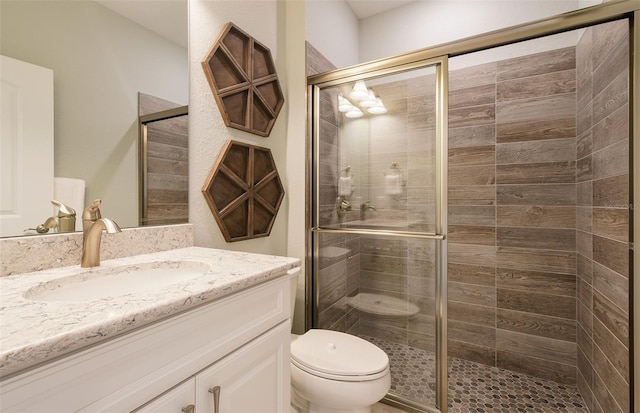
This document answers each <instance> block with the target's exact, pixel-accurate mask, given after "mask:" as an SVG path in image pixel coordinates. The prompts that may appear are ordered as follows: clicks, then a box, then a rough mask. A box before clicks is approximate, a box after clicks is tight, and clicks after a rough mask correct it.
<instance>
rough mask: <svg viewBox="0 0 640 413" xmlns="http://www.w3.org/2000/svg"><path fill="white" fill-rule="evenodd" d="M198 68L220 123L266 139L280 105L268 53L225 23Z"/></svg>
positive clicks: (237, 29) (231, 25) (280, 99)
mask: <svg viewBox="0 0 640 413" xmlns="http://www.w3.org/2000/svg"><path fill="white" fill-rule="evenodd" d="M202 68H203V69H204V73H205V75H206V77H207V80H208V81H209V86H210V87H211V91H212V92H213V95H214V96H215V98H216V102H217V103H218V108H219V109H220V113H221V114H222V118H223V119H224V123H225V124H226V125H227V126H228V127H231V128H236V129H240V130H243V131H246V132H250V133H253V134H256V135H259V136H269V133H271V129H272V128H273V124H274V123H275V121H276V118H277V117H278V113H279V112H280V109H281V108H282V105H283V104H284V96H283V94H282V89H281V88H280V83H279V82H278V75H277V74H276V69H275V64H274V62H273V59H272V58H271V51H270V50H269V49H268V48H267V47H265V46H263V45H262V44H260V43H259V42H258V41H257V40H255V39H254V38H253V37H251V36H249V35H248V34H247V33H245V32H244V31H242V30H240V29H239V28H238V27H237V26H236V25H234V24H233V23H227V25H226V26H225V27H224V30H223V31H222V33H221V34H220V37H219V38H218V40H216V42H215V43H214V45H213V47H212V48H211V50H210V51H209V54H207V57H206V58H205V59H204V61H203V62H202Z"/></svg>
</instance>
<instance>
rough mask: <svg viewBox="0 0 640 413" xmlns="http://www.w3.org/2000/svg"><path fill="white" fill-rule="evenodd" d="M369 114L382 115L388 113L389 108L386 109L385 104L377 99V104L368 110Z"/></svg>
mask: <svg viewBox="0 0 640 413" xmlns="http://www.w3.org/2000/svg"><path fill="white" fill-rule="evenodd" d="M367 112H369V113H371V114H372V115H382V114H384V113H387V108H386V107H384V103H382V99H380V98H377V99H376V104H375V105H373V106H371V107H370V108H368V109H367Z"/></svg>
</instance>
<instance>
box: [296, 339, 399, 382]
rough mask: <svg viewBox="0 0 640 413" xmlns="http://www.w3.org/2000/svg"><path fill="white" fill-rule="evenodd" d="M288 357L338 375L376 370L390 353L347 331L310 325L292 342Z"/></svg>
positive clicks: (384, 366)
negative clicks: (311, 326) (312, 327)
mask: <svg viewBox="0 0 640 413" xmlns="http://www.w3.org/2000/svg"><path fill="white" fill-rule="evenodd" d="M291 358H292V359H293V361H294V362H296V363H297V364H299V365H301V366H304V367H306V369H311V370H312V371H317V372H321V373H328V374H331V375H337V376H365V375H371V374H376V373H379V372H381V371H383V370H385V369H386V368H387V366H388V365H389V357H388V356H387V354H386V353H385V352H384V351H382V350H381V349H380V348H378V347H377V346H375V345H373V344H371V343H369V342H368V341H366V340H363V339H361V338H359V337H356V336H352V335H350V334H345V333H341V332H338V331H331V330H319V329H312V330H309V331H307V332H306V333H305V334H303V335H302V336H299V337H297V339H296V340H293V341H292V342H291Z"/></svg>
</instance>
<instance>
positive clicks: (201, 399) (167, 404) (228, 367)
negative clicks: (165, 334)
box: [135, 323, 291, 413]
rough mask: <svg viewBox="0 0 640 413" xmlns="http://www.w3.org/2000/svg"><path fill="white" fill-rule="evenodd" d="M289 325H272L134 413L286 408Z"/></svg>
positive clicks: (254, 411)
mask: <svg viewBox="0 0 640 413" xmlns="http://www.w3.org/2000/svg"><path fill="white" fill-rule="evenodd" d="M288 327H289V325H288V323H283V324H280V325H279V326H278V327H275V328H273V329H271V330H270V331H268V332H266V333H264V334H263V335H261V336H260V337H258V338H256V339H254V340H253V341H251V342H250V343H248V344H246V345H245V346H243V347H242V348H240V349H238V350H236V351H234V352H233V353H231V354H229V355H228V356H226V357H224V358H223V359H222V360H220V361H218V362H216V363H214V364H213V365H211V366H210V367H208V368H206V369H204V370H202V371H201V372H199V373H198V374H196V375H195V376H194V377H193V378H191V379H189V380H187V381H185V382H184V383H181V384H179V385H178V386H176V387H174V388H172V389H171V390H169V391H167V392H166V393H164V394H162V395H160V396H158V397H157V398H155V399H153V400H151V401H150V402H149V403H147V404H145V405H144V406H142V407H140V408H139V409H136V410H135V413H173V412H175V413H180V412H185V413H205V412H206V413H223V412H224V413H243V412H246V413H249V412H250V413H259V412H263V413H274V412H286V411H288V407H287V406H289V404H290V403H289V398H288V397H283V396H286V395H287V394H289V387H288V383H289V382H288V380H285V378H286V377H288V371H287V370H288V364H289V360H288V354H289V352H288V348H287V347H288V346H289V337H290V334H291V333H290V331H289V328H288Z"/></svg>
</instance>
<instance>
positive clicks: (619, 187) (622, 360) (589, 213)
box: [576, 21, 630, 413]
mask: <svg viewBox="0 0 640 413" xmlns="http://www.w3.org/2000/svg"><path fill="white" fill-rule="evenodd" d="M628 53H629V38H628V30H627V22H626V21H622V22H616V23H608V24H605V25H600V26H595V27H593V28H589V29H588V30H586V32H585V33H584V35H583V36H582V38H581V40H580V42H579V43H578V46H577V48H576V59H577V67H578V77H577V79H578V141H577V143H578V144H577V159H578V175H577V180H578V184H577V205H578V206H577V215H576V216H577V218H578V219H577V226H578V227H577V228H578V231H577V252H578V257H577V263H578V265H577V268H578V278H577V293H578V294H577V297H578V312H577V318H578V323H577V337H578V340H577V342H578V387H579V389H580V393H581V394H582V396H583V398H584V399H585V401H586V403H587V405H588V406H589V408H590V410H591V411H592V412H606V413H610V412H611V413H614V412H629V411H630V406H629V375H630V372H629V365H630V361H629V291H630V289H629V250H628V240H629V231H628V229H629V205H628V203H629V175H628V172H629V121H628V119H629V96H628V84H629V83H628V78H629V66H628Z"/></svg>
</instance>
